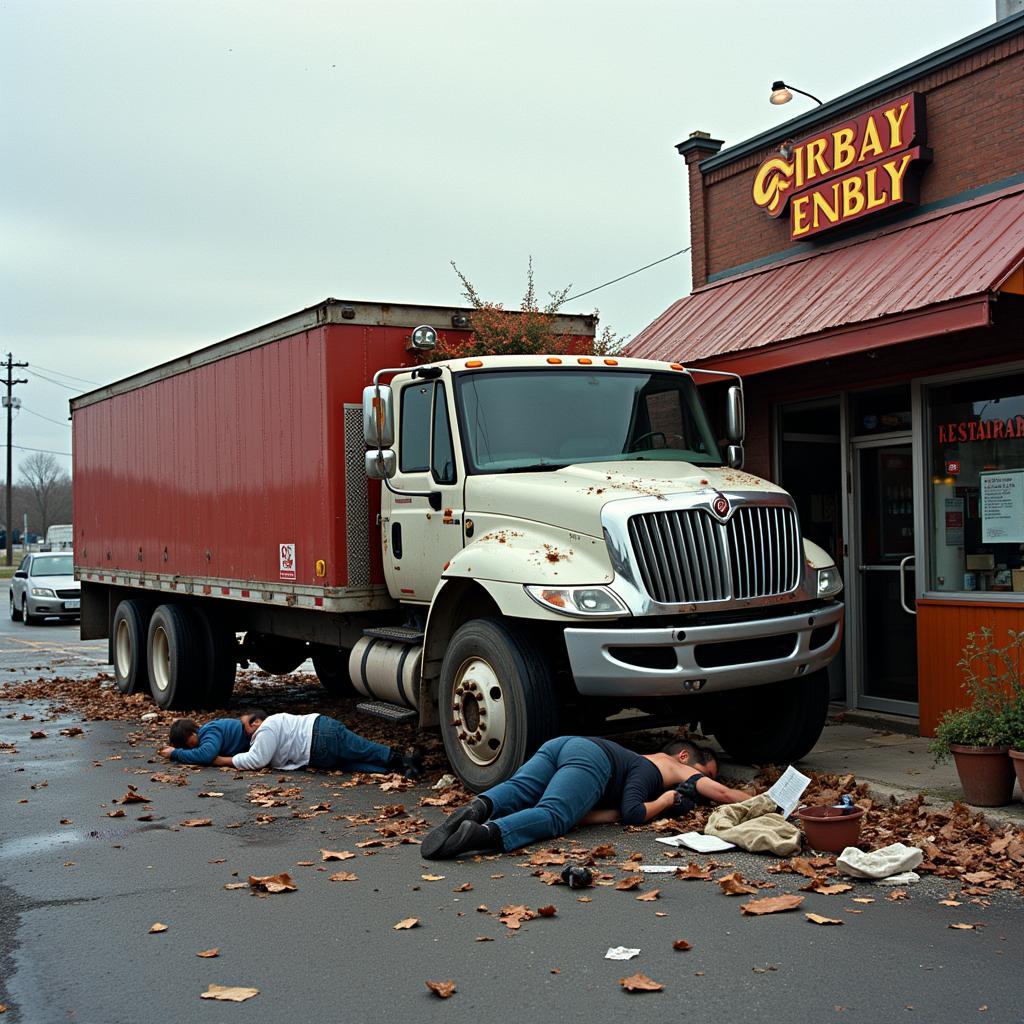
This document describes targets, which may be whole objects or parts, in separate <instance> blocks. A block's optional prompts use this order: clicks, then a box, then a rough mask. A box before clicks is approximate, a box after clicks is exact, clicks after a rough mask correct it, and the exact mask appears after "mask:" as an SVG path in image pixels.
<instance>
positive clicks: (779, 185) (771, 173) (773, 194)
mask: <svg viewBox="0 0 1024 1024" xmlns="http://www.w3.org/2000/svg"><path fill="white" fill-rule="evenodd" d="M792 176H793V165H792V164H791V163H790V162H789V161H788V160H783V159H782V158H781V157H774V158H773V159H771V160H765V162H764V163H763V164H761V166H760V167H759V168H758V170H757V175H756V176H755V178H754V202H755V203H757V205H758V206H764V207H767V209H768V212H769V213H774V212H775V211H776V210H777V209H778V207H779V203H780V202H781V201H782V193H783V192H785V191H786V190H787V189H788V188H789V187H790V181H789V179H790V178H792Z"/></svg>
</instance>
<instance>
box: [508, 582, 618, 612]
mask: <svg viewBox="0 0 1024 1024" xmlns="http://www.w3.org/2000/svg"><path fill="white" fill-rule="evenodd" d="M524 589H525V590H526V592H527V594H529V595H530V597H532V598H533V599H534V601H536V602H537V604H539V605H542V606H543V607H544V608H549V609H551V611H555V612H562V614H563V615H597V616H608V615H628V614H629V609H628V608H627V607H626V606H625V605H624V604H623V603H622V601H621V600H619V598H618V597H617V596H616V595H615V594H613V593H612V591H610V590H609V589H608V588H607V587H541V586H535V585H531V584H527V585H526V587H525V588H524Z"/></svg>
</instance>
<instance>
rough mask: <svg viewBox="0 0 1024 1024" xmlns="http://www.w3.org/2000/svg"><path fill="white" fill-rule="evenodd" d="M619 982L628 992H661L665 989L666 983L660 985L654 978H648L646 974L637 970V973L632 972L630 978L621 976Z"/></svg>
mask: <svg viewBox="0 0 1024 1024" xmlns="http://www.w3.org/2000/svg"><path fill="white" fill-rule="evenodd" d="M619 984H620V985H621V986H622V987H623V988H624V989H625V990H626V991H627V992H661V991H663V990H664V988H665V986H664V985H659V984H658V982H656V981H655V980H654V979H653V978H648V977H647V975H646V974H641V973H640V972H639V971H637V973H636V974H631V975H630V976H629V977H628V978H619Z"/></svg>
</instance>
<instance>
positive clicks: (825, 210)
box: [811, 182, 839, 229]
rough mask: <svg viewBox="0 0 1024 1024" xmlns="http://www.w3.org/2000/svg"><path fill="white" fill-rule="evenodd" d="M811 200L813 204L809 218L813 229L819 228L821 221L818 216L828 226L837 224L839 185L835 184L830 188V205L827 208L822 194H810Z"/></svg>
mask: <svg viewBox="0 0 1024 1024" xmlns="http://www.w3.org/2000/svg"><path fill="white" fill-rule="evenodd" d="M811 200H812V203H813V211H814V212H813V216H812V218H811V224H812V226H813V227H814V228H816V229H817V228H819V227H821V220H820V218H819V216H818V214H821V215H822V216H823V217H824V218H825V220H827V221H828V222H829V224H838V223H839V183H838V182H837V183H836V184H835V185H833V186H832V205H831V206H829V205H828V202H827V201H826V200H825V195H824V193H823V192H812V193H811Z"/></svg>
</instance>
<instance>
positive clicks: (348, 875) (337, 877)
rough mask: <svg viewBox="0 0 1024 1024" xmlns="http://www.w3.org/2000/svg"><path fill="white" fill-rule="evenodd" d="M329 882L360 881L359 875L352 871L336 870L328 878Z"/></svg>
mask: <svg viewBox="0 0 1024 1024" xmlns="http://www.w3.org/2000/svg"><path fill="white" fill-rule="evenodd" d="M328 881H329V882H358V881H359V876H358V875H354V874H353V873H352V872H351V871H335V872H334V874H333V875H331V877H330V878H329V879H328Z"/></svg>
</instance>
